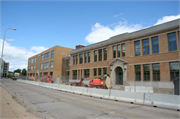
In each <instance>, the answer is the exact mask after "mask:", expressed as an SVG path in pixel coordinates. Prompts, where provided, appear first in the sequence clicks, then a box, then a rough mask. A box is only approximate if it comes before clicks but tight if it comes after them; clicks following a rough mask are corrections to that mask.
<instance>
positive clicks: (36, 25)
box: [0, 1, 180, 71]
mask: <svg viewBox="0 0 180 119" xmlns="http://www.w3.org/2000/svg"><path fill="white" fill-rule="evenodd" d="M179 17H180V16H179V1H158V2H156V1H144V2H143V1H134V2H132V1H99V2H97V1H74V2H73V1H52V2H50V1H26V2H23V1H14V2H13V1H1V23H0V26H1V29H0V30H1V34H0V39H1V41H2V39H3V34H4V30H5V29H6V28H7V27H12V28H17V30H16V31H13V30H7V32H6V42H5V49H4V57H3V59H5V60H6V61H7V62H10V70H11V71H13V70H15V69H17V68H21V69H22V68H27V62H28V61H27V59H28V57H30V56H33V55H35V54H36V53H39V52H41V51H43V50H45V49H47V48H51V47H53V46H55V45H59V46H63V47H69V48H75V45H78V44H83V45H90V44H92V43H96V42H99V41H102V40H106V39H108V38H109V37H111V36H114V35H117V34H121V33H124V32H133V31H136V30H139V29H143V28H146V27H150V26H153V25H155V24H160V23H164V22H167V21H170V20H173V19H176V18H179ZM0 43H1V44H0V49H1V47H2V46H1V45H2V42H0Z"/></svg>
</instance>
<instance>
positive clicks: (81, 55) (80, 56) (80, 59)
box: [79, 54, 83, 64]
mask: <svg viewBox="0 0 180 119" xmlns="http://www.w3.org/2000/svg"><path fill="white" fill-rule="evenodd" d="M82 63H83V54H80V55H79V64H82Z"/></svg>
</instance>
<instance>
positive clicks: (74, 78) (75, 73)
mask: <svg viewBox="0 0 180 119" xmlns="http://www.w3.org/2000/svg"><path fill="white" fill-rule="evenodd" d="M76 79H77V70H73V80H76Z"/></svg>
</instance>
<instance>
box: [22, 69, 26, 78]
mask: <svg viewBox="0 0 180 119" xmlns="http://www.w3.org/2000/svg"><path fill="white" fill-rule="evenodd" d="M26 73H27V71H26V69H25V68H24V69H23V70H22V74H23V75H24V76H26Z"/></svg>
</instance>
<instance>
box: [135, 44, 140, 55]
mask: <svg viewBox="0 0 180 119" xmlns="http://www.w3.org/2000/svg"><path fill="white" fill-rule="evenodd" d="M140 55H141V52H140V41H135V56H140Z"/></svg>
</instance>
